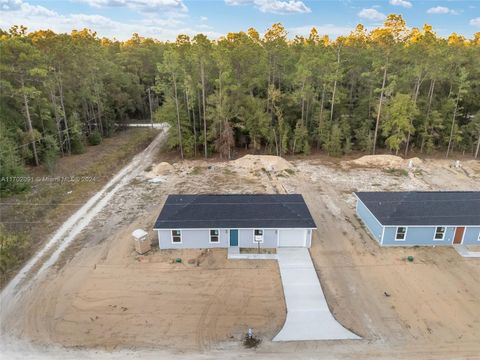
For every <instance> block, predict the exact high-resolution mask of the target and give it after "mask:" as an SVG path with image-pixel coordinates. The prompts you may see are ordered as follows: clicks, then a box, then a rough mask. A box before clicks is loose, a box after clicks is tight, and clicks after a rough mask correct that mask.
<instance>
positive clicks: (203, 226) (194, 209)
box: [154, 194, 316, 249]
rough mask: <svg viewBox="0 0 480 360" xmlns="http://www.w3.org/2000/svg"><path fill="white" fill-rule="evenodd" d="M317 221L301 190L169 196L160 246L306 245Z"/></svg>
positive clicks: (159, 220)
mask: <svg viewBox="0 0 480 360" xmlns="http://www.w3.org/2000/svg"><path fill="white" fill-rule="evenodd" d="M314 229H316V225H315V222H314V221H313V218H312V216H311V214H310V211H309V210H308V207H307V205H306V203H305V201H304V199H303V196H302V195H300V194H231V195H169V196H168V198H167V200H166V202H165V205H164V206H163V208H162V211H161V212H160V215H159V216H158V218H157V221H156V222H155V226H154V230H156V231H157V234H158V244H159V247H160V249H201V248H256V247H262V248H277V247H310V246H311V243H312V231H313V230H314Z"/></svg>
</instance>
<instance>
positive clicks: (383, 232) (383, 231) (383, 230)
mask: <svg viewBox="0 0 480 360" xmlns="http://www.w3.org/2000/svg"><path fill="white" fill-rule="evenodd" d="M384 236H385V226H382V238H381V239H380V245H383V237H384Z"/></svg>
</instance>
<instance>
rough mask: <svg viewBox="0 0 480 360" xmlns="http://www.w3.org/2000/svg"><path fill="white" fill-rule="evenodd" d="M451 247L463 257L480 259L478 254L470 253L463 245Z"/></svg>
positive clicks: (475, 252)
mask: <svg viewBox="0 0 480 360" xmlns="http://www.w3.org/2000/svg"><path fill="white" fill-rule="evenodd" d="M453 247H454V248H455V250H457V252H458V253H459V254H460V255H461V256H463V257H468V258H480V252H478V251H470V250H468V249H467V247H466V246H465V245H453Z"/></svg>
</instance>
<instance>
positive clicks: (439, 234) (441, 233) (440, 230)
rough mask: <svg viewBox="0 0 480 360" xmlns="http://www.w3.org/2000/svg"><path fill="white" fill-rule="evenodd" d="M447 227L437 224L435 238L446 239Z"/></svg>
mask: <svg viewBox="0 0 480 360" xmlns="http://www.w3.org/2000/svg"><path fill="white" fill-rule="evenodd" d="M445 230H446V229H445V227H444V226H437V227H436V228H435V236H434V237H433V240H443V239H445Z"/></svg>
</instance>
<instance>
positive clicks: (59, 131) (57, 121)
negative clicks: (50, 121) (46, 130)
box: [50, 89, 64, 156]
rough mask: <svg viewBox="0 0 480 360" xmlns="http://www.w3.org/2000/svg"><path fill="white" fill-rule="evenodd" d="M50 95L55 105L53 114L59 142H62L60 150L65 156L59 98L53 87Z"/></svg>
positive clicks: (53, 105)
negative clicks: (58, 106)
mask: <svg viewBox="0 0 480 360" xmlns="http://www.w3.org/2000/svg"><path fill="white" fill-rule="evenodd" d="M50 97H51V101H52V107H53V116H55V124H56V126H57V136H58V143H59V144H60V152H61V154H62V156H64V153H63V136H62V126H61V124H60V118H59V116H58V109H57V99H56V96H55V92H54V91H53V89H51V90H50Z"/></svg>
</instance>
